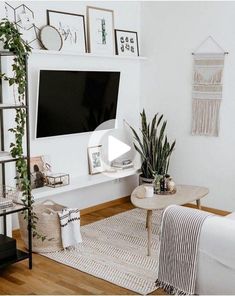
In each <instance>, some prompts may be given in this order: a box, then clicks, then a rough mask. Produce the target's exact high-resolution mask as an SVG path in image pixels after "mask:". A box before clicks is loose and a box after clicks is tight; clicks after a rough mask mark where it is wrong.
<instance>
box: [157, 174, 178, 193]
mask: <svg viewBox="0 0 235 296" xmlns="http://www.w3.org/2000/svg"><path fill="white" fill-rule="evenodd" d="M153 183H154V193H155V194H160V195H168V194H175V193H176V186H175V182H174V181H173V179H172V178H171V177H170V175H168V174H167V175H163V176H162V175H156V176H155V178H154V182H153Z"/></svg>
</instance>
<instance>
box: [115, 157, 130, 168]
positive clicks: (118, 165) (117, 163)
mask: <svg viewBox="0 0 235 296" xmlns="http://www.w3.org/2000/svg"><path fill="white" fill-rule="evenodd" d="M111 166H112V167H114V168H116V169H130V168H133V167H134V165H133V162H132V161H131V160H129V159H128V160H123V161H113V162H112V164H111Z"/></svg>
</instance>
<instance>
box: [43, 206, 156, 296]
mask: <svg viewBox="0 0 235 296" xmlns="http://www.w3.org/2000/svg"><path fill="white" fill-rule="evenodd" d="M161 213H162V212H161V211H155V212H154V213H153V240H152V255H151V257H148V256H147V230H146V228H145V225H146V211H145V210H141V209H134V210H131V211H127V212H124V213H121V214H118V215H115V216H112V217H109V218H106V219H104V220H101V221H98V222H95V223H92V224H88V225H86V226H83V227H81V232H82V238H83V242H82V243H81V244H80V245H78V246H77V247H76V248H75V249H73V250H66V251H58V252H53V253H44V254H41V255H43V256H46V257H48V258H50V259H53V260H55V261H57V262H60V263H63V264H65V265H68V266H70V267H73V268H75V269H78V270H81V271H83V272H86V273H88V274H91V275H93V276H96V277H98V278H101V279H104V280H106V281H109V282H111V283H113V284H115V285H118V286H121V287H123V288H126V289H128V290H131V291H134V292H136V293H139V294H148V293H151V292H153V291H154V290H156V287H155V284H154V283H155V281H156V279H157V271H158V255H159V229H160V221H161Z"/></svg>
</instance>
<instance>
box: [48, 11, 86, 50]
mask: <svg viewBox="0 0 235 296" xmlns="http://www.w3.org/2000/svg"><path fill="white" fill-rule="evenodd" d="M47 21H48V25H50V26H53V27H55V28H56V29H57V30H58V31H59V33H60V35H61V37H62V40H63V47H62V49H61V50H67V51H74V52H77V53H85V52H86V33H85V20H84V15H80V14H74V13H67V12H62V11H55V10H47Z"/></svg>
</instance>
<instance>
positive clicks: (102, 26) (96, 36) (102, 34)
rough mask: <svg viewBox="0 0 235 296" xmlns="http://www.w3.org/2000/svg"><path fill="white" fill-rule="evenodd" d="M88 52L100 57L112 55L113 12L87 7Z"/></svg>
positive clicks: (113, 51)
mask: <svg viewBox="0 0 235 296" xmlns="http://www.w3.org/2000/svg"><path fill="white" fill-rule="evenodd" d="M87 20H88V51H89V52H90V53H94V54H100V55H114V54H115V42H114V12H113V10H110V9H103V8H98V7H92V6H88V7H87Z"/></svg>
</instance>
